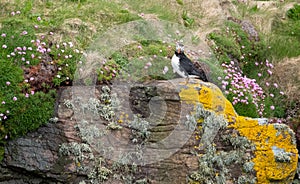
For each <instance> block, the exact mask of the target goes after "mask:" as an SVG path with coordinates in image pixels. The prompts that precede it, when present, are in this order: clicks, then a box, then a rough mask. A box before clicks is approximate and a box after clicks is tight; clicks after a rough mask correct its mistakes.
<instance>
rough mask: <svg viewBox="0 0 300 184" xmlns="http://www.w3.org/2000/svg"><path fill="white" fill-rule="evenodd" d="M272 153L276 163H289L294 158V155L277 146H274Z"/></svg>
mask: <svg viewBox="0 0 300 184" xmlns="http://www.w3.org/2000/svg"><path fill="white" fill-rule="evenodd" d="M272 151H273V154H274V157H275V160H276V162H283V163H286V162H287V163H289V162H291V160H292V158H291V156H293V154H292V153H289V152H286V151H285V150H284V149H281V148H278V147H277V146H272Z"/></svg>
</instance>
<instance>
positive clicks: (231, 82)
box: [218, 61, 265, 115]
mask: <svg viewBox="0 0 300 184" xmlns="http://www.w3.org/2000/svg"><path fill="white" fill-rule="evenodd" d="M222 66H223V67H224V68H225V69H224V73H225V74H226V76H225V77H224V78H223V79H222V78H221V77H219V78H218V79H219V80H222V88H223V89H224V90H225V94H227V95H228V94H229V93H231V94H232V104H233V105H236V104H237V103H243V104H249V102H250V101H252V102H251V103H253V104H254V105H255V106H256V108H257V111H258V113H259V115H262V114H263V111H264V104H263V103H262V101H263V100H264V98H265V94H264V91H263V89H262V88H261V87H260V85H259V84H257V82H256V80H255V79H250V78H248V77H246V76H243V72H242V71H241V70H240V69H239V68H238V66H236V64H235V63H234V62H233V61H231V62H230V64H225V63H223V64H222Z"/></svg>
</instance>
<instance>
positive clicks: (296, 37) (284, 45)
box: [268, 18, 300, 60]
mask: <svg viewBox="0 0 300 184" xmlns="http://www.w3.org/2000/svg"><path fill="white" fill-rule="evenodd" d="M268 44H269V45H270V46H271V49H270V54H271V55H272V57H274V59H276V60H280V59H283V58H285V57H289V58H290V57H296V56H299V55H300V49H299V47H300V20H290V19H288V20H285V21H283V20H280V19H278V18H277V19H275V20H274V21H273V24H272V35H271V36H270V37H269V40H268Z"/></svg>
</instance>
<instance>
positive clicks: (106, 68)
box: [97, 60, 119, 82]
mask: <svg viewBox="0 0 300 184" xmlns="http://www.w3.org/2000/svg"><path fill="white" fill-rule="evenodd" d="M118 71H119V65H118V64H116V62H115V61H114V60H109V61H107V62H106V63H105V64H103V66H101V68H99V69H97V74H98V81H100V82H101V81H110V80H112V79H113V78H115V77H116V76H117V74H118Z"/></svg>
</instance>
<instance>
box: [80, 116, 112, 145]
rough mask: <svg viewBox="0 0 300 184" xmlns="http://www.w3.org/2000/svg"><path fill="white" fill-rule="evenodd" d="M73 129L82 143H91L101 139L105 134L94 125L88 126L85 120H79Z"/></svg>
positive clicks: (105, 132)
mask: <svg viewBox="0 0 300 184" xmlns="http://www.w3.org/2000/svg"><path fill="white" fill-rule="evenodd" d="M75 128H76V129H77V130H78V135H79V136H80V138H81V139H82V141H83V142H86V143H91V142H92V141H93V140H94V139H97V138H101V137H102V136H104V135H106V134H107V131H105V130H102V129H99V128H98V127H97V126H96V125H89V122H88V121H86V120H81V121H80V122H79V123H78V124H77V125H75Z"/></svg>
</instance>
